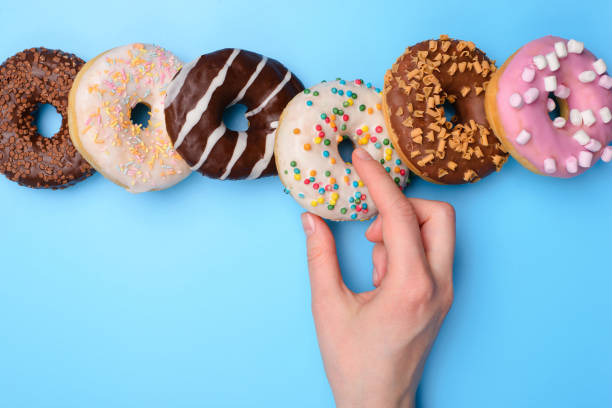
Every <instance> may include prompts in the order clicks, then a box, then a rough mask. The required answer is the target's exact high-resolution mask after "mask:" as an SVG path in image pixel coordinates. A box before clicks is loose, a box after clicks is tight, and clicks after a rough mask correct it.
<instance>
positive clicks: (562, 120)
mask: <svg viewBox="0 0 612 408" xmlns="http://www.w3.org/2000/svg"><path fill="white" fill-rule="evenodd" d="M566 123H567V121H566V120H565V118H563V117H561V116H559V117H558V118H555V119H554V120H553V126H554V127H556V128H558V129H561V128H562V127H564V126H565V124H566Z"/></svg>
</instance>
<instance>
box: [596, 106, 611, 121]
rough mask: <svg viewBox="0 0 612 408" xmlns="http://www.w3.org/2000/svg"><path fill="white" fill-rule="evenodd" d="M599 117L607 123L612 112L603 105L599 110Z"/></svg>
mask: <svg viewBox="0 0 612 408" xmlns="http://www.w3.org/2000/svg"><path fill="white" fill-rule="evenodd" d="M599 117H600V118H601V121H602V122H603V123H609V122H610V121H611V120H612V113H611V112H610V108H608V107H607V106H604V107H603V108H601V109H600V110H599Z"/></svg>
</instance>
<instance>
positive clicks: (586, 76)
mask: <svg viewBox="0 0 612 408" xmlns="http://www.w3.org/2000/svg"><path fill="white" fill-rule="evenodd" d="M595 78H597V74H596V73H594V72H593V71H583V72H581V73H580V75H578V80H579V81H580V82H582V83H585V84H588V83H589V82H593V81H594V80H595Z"/></svg>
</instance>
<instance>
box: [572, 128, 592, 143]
mask: <svg viewBox="0 0 612 408" xmlns="http://www.w3.org/2000/svg"><path fill="white" fill-rule="evenodd" d="M572 137H573V138H574V140H575V141H577V142H578V143H580V145H581V146H584V145H586V144H587V143H589V140H591V138H590V137H589V135H587V133H586V132H585V131H584V130H582V129H580V130H579V131H577V132H576V133H574V136H572Z"/></svg>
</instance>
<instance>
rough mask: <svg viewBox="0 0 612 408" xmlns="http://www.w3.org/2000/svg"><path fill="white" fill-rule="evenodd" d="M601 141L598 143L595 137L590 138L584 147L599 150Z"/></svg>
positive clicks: (593, 150) (594, 150) (592, 150)
mask: <svg viewBox="0 0 612 408" xmlns="http://www.w3.org/2000/svg"><path fill="white" fill-rule="evenodd" d="M601 147H602V146H601V143H599V141H597V140H595V139H591V140H589V143H587V144H586V145H585V146H584V148H585V149H587V150H589V151H591V152H593V153H595V152H598V151H600V150H601Z"/></svg>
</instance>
